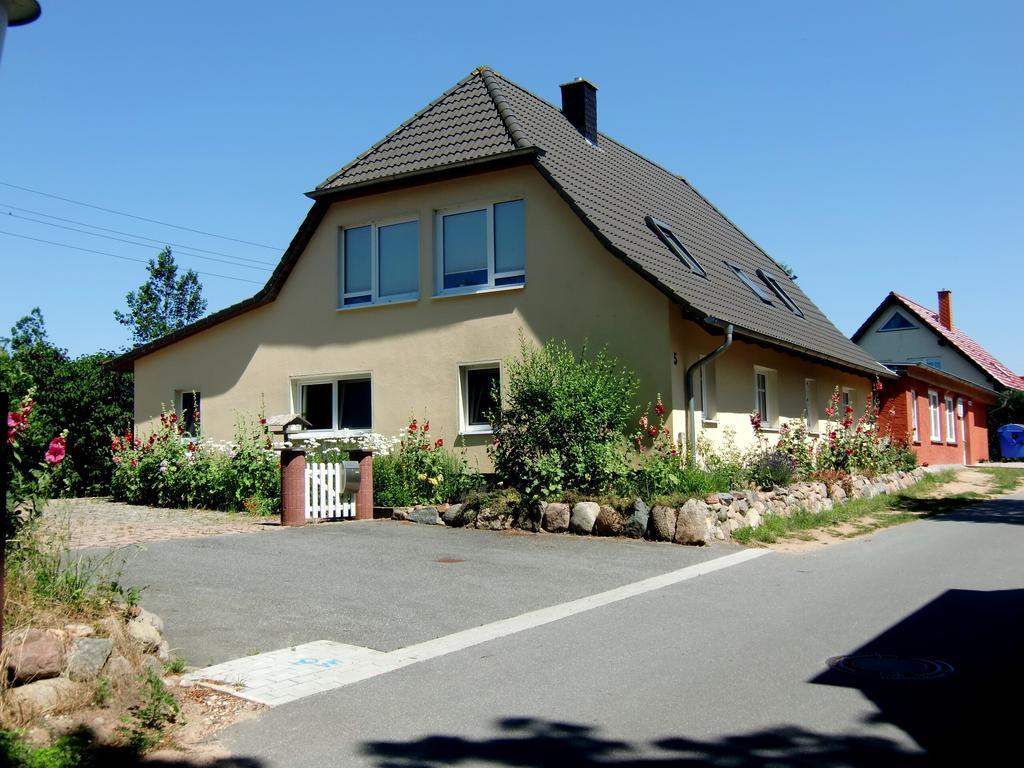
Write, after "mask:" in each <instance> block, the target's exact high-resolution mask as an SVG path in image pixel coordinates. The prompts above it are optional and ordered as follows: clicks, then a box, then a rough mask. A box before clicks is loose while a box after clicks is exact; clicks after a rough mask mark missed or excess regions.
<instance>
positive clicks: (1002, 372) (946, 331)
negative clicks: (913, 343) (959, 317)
mask: <svg viewBox="0 0 1024 768" xmlns="http://www.w3.org/2000/svg"><path fill="white" fill-rule="evenodd" d="M894 304H895V305H899V306H902V307H904V308H905V309H907V310H908V311H909V312H911V313H912V314H913V315H914V316H915V317H917V318H918V319H919V320H920V321H921V322H923V323H924V324H925V325H926V326H928V327H929V328H930V329H931V330H932V331H933V332H934V333H935V334H937V335H938V336H940V337H941V338H943V339H945V340H946V341H947V342H949V344H950V345H951V346H952V347H953V348H954V349H957V350H959V351H960V353H961V354H962V355H964V356H965V357H967V359H968V360H970V361H971V362H972V363H974V365H976V366H977V367H978V368H980V369H981V370H982V372H983V373H985V374H986V375H988V376H989V377H991V378H992V379H993V380H994V381H996V382H998V383H999V384H1001V385H1002V386H1004V387H1009V388H1010V389H1024V377H1021V376H1018V375H1017V374H1015V373H1014V372H1013V371H1011V370H1010V369H1009V368H1008V367H1007V366H1005V365H1003V364H1002V363H1001V362H999V360H997V359H996V357H995V356H994V355H993V354H991V353H990V352H989V351H988V350H986V349H985V348H984V347H983V346H981V344H979V343H978V342H976V341H975V340H974V339H972V338H971V337H970V336H968V335H967V334H966V333H964V332H963V331H961V330H960V329H959V328H957V327H956V326H953V328H951V329H950V328H947V327H946V326H944V325H943V324H942V322H941V321H940V320H939V313H938V312H935V311H933V310H931V309H928V307H926V306H924V305H923V304H918V303H917V302H916V301H913V300H912V299H908V298H907V297H906V296H902V295H900V294H898V293H896V291H891V292H890V293H889V295H888V296H886V297H885V299H884V300H883V301H882V303H881V304H879V305H878V307H877V308H876V309H875V311H874V312H872V313H871V316H870V317H869V318H868V319H867V320H865V321H864V324H863V325H862V326H861V327H860V328H858V329H857V331H856V333H854V334H853V339H854V341H857V340H859V339H860V338H861V337H862V336H863V335H864V334H865V333H866V332H867V330H868V327H869V326H870V325H871V324H872V323H873V322H874V321H875V319H876V318H877V317H878V316H879V315H880V314H881V313H882V312H883V311H884V310H885V308H886V307H889V306H892V305H894Z"/></svg>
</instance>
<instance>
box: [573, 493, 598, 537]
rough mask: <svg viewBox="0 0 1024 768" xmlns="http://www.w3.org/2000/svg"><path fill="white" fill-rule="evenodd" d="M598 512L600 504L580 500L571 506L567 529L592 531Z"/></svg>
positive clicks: (585, 532)
mask: <svg viewBox="0 0 1024 768" xmlns="http://www.w3.org/2000/svg"><path fill="white" fill-rule="evenodd" d="M600 513H601V506H600V505H599V504H597V503H596V502H593V501H581V502H580V503H579V504H577V505H576V506H574V507H573V508H572V513H571V514H570V515H569V530H571V531H572V532H573V533H581V534H588V533H590V532H592V531H593V530H594V523H596V522H597V516H598V515H599V514H600Z"/></svg>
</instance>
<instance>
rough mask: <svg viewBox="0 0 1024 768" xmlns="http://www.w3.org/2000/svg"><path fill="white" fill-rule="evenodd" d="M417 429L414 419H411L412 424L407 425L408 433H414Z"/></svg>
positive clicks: (417, 425)
mask: <svg viewBox="0 0 1024 768" xmlns="http://www.w3.org/2000/svg"><path fill="white" fill-rule="evenodd" d="M419 428H420V425H419V424H418V423H417V421H416V419H413V420H412V422H411V423H410V424H409V431H410V432H415V431H416V430H417V429H419Z"/></svg>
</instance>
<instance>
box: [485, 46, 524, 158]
mask: <svg viewBox="0 0 1024 768" xmlns="http://www.w3.org/2000/svg"><path fill="white" fill-rule="evenodd" d="M473 72H474V73H476V72H479V73H480V79H481V80H483V82H484V87H485V88H486V89H487V95H488V96H490V97H491V101H493V102H494V107H495V109H497V110H498V117H500V118H501V122H502V123H503V124H504V126H505V130H506V131H508V136H509V138H510V139H512V145H513V146H514V147H515V148H516V149H527V148H529V147H532V146H534V144H533V142H532V141H530V139H529V137H528V136H527V135H526V132H525V131H523V128H522V126H521V125H520V124H519V120H518V119H517V118H516V115H515V113H514V112H513V111H512V106H511V105H510V104H509V103H508V100H507V99H506V98H505V94H503V93H502V92H501V86H500V85H499V84H498V82H497V77H495V75H497V74H498V73H496V72H495V71H494V70H492V69H491V68H490V67H486V66H483V67H477V68H476V69H474V70H473ZM498 77H500V75H498ZM503 79H504V78H503Z"/></svg>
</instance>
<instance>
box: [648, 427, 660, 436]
mask: <svg viewBox="0 0 1024 768" xmlns="http://www.w3.org/2000/svg"><path fill="white" fill-rule="evenodd" d="M647 434H648V435H650V436H651V437H657V436H658V428H657V427H651V428H650V429H648V430H647Z"/></svg>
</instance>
